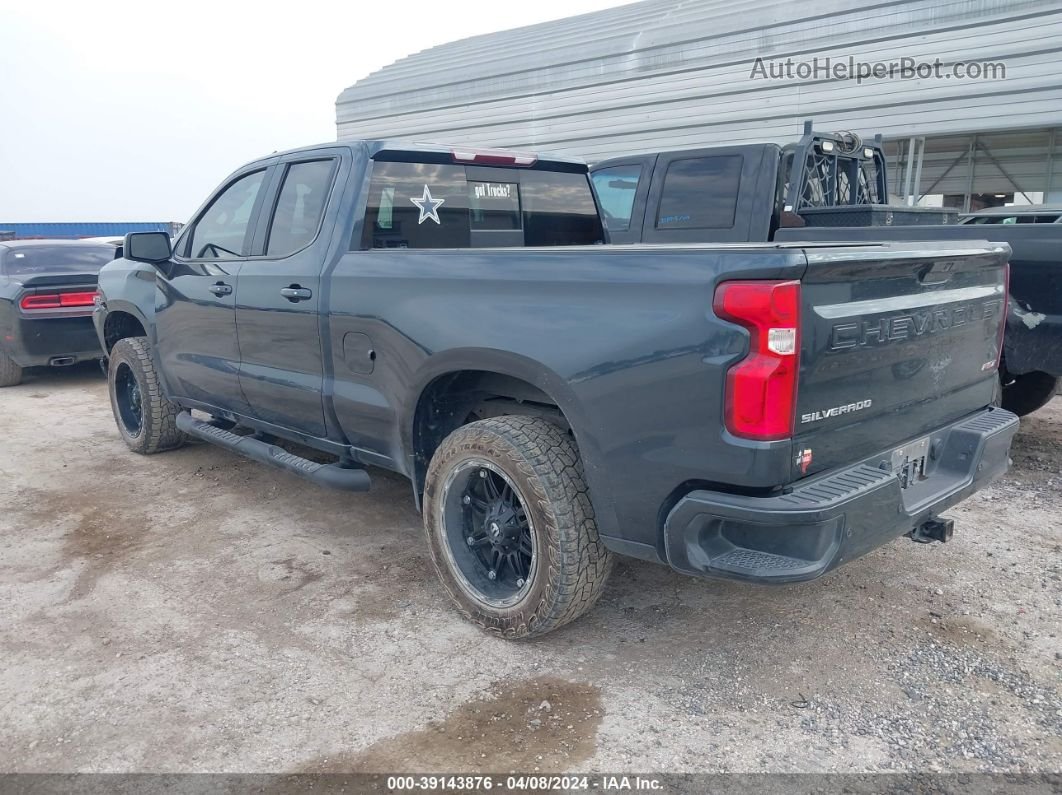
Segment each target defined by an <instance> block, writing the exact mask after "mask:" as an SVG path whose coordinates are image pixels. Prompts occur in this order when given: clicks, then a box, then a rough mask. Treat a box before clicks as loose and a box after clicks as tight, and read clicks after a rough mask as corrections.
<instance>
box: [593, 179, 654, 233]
mask: <svg viewBox="0 0 1062 795" xmlns="http://www.w3.org/2000/svg"><path fill="white" fill-rule="evenodd" d="M641 178H642V167H641V166H639V165H630V166H612V167H611V168H603V169H601V170H600V171H595V172H594V174H593V180H594V190H596V191H597V200H598V201H599V202H600V203H601V214H602V215H603V216H604V218H605V226H606V227H608V229H609V230H610V231H612V232H626V231H627V230H628V229H629V228H630V225H631V213H632V212H633V211H634V199H635V197H636V196H637V195H638V181H639V180H640V179H641Z"/></svg>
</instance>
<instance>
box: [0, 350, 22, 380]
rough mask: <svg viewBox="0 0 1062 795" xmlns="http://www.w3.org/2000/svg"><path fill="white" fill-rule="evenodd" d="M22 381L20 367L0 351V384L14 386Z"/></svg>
mask: <svg viewBox="0 0 1062 795" xmlns="http://www.w3.org/2000/svg"><path fill="white" fill-rule="evenodd" d="M21 383H22V368H21V367H19V366H18V365H17V364H15V362H14V360H13V359H12V358H11V357H10V356H8V355H7V354H6V353H4V352H3V351H0V386H16V385H17V384H21Z"/></svg>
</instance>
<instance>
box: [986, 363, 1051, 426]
mask: <svg viewBox="0 0 1062 795" xmlns="http://www.w3.org/2000/svg"><path fill="white" fill-rule="evenodd" d="M999 377H1000V382H1001V383H1002V385H1003V408H1005V409H1006V410H1007V411H1013V412H1014V413H1015V414H1017V415H1018V416H1019V417H1024V416H1025V415H1026V414H1032V413H1033V412H1034V411H1036V410H1037V409H1041V408H1043V407H1044V406H1046V405H1047V403H1048V402H1049V401H1050V400H1051V398H1053V397H1054V396H1055V392H1056V391H1057V390H1058V378H1056V377H1055V376H1053V375H1048V374H1047V373H1041V372H1038V371H1033V372H1031V373H1022V374H1021V375H1010V374H1007V373H1003V372H1000V376H999Z"/></svg>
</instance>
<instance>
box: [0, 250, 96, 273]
mask: <svg viewBox="0 0 1062 795" xmlns="http://www.w3.org/2000/svg"><path fill="white" fill-rule="evenodd" d="M116 250H117V249H115V247H114V246H111V245H103V246H91V245H87V246H25V247H14V248H9V249H7V251H5V252H3V260H2V261H0V267H2V269H3V273H4V275H6V276H31V275H37V274H45V273H47V274H52V273H55V274H63V273H99V270H100V268H102V267H103V266H104V265H106V264H107V263H108V262H110V261H111V260H113V259H114V254H115V251H116Z"/></svg>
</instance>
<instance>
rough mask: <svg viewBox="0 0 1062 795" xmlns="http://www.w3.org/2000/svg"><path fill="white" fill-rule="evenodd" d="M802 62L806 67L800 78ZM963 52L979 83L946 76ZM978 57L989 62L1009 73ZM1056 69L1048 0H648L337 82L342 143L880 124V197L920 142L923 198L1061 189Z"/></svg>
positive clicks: (612, 137) (746, 133) (677, 143)
mask: <svg viewBox="0 0 1062 795" xmlns="http://www.w3.org/2000/svg"><path fill="white" fill-rule="evenodd" d="M757 58H762V59H763V62H762V67H763V68H762V69H761V70H759V71H758V74H763V73H764V72H769V70H770V68H771V66H772V64H773V65H774V68H775V70H776V73H777V70H778V69H783V68H784V62H785V61H786V59H792V63H791V66H790V67H789V70H790V75H791V76H784V77H782V78H781V79H764V78H762V77H753V76H752V74H753V69H754V67H755V66H756V63H757V61H756V59H757ZM816 58H817V59H818V63H819V71H818V73H817V74H815V73H814V72H812V73H811V74H807V69H813V68H814V66H813V65H814V59H816ZM827 58H829V59H831V60H830V67H829V68H830V69H833V68H836V64H838V63H842V64H846V65H850V66H855V69H858V68H860V67H859V66H858V65H856V64H852V63H851V62H850V61H849V59H850V58H851V59H853V61H854V62H857V63H865V64H868V65H872V64H874V63H882V64H884V65H888V64H902V63H903V59H911V60H912V62H913V63H917V64H922V63H925V64H932V63H934V62H936V61H939V62H940V67H939V68H940V73H939V74H940V77H939V78H938V77H935V76H930V77H912V78H910V79H887V78H882V77H874V76H871V77H870V78H868V79H866V80H863V81H862V82H859V81H857V80H854V79H836V77H835V76H834V73H833V72H828V71H825V69H826V68H827V67H825V64H826V60H825V59H827ZM959 62H961V63H962V64H964V66H963V67H960V68H965V69H967V70H968V71H977V70H980V71H982V72H984V73H989V72H990V73H991V76H989V77H988V78H987V79H986V78H984V77H982V78H980V79H974V78H972V77H971V78H967V79H959V78H957V77H955V73H954V71H953V70H954V68H955V65H956V64H957V63H959ZM986 62H990V63H992V64H999V63H1002V64H1003V65H1004V68H1005V77H1003V76H1002V75H1001V74H999V69H998V67H985V66H983V65H984V64H985V63H986ZM1060 62H1062V3H1059V2H1058V0H891V1H889V2H877V3H875V2H869V3H864V4H859V3H847V2H839V1H838V0H807V1H806V2H790V1H789V0H783V1H781V2H779V1H778V0H773V1H769V2H763V0H646V1H645V2H640V3H634V4H631V5H626V6H620V7H618V8H614V9H610V10H607V11H601V12H596V13H592V14H585V15H582V16H577V17H572V18H569V19H564V20H559V21H556V22H549V23H544V24H540V25H533V26H530V27H525V28H518V29H515V30H509V31H503V32H500V33H494V34H489V35H486V36H478V37H475V38H470V39H465V40H462V41H456V42H453V43H450V44H445V45H442V46H439V47H434V48H432V49H429V50H425V51H424V52H420V53H417V54H415V55H411V56H409V57H407V58H403V59H401V60H399V61H397V62H395V63H394V64H391V65H390V66H387V67H385V68H383V69H381V70H380V71H378V72H375V73H374V74H372V75H370V76H368V77H366V78H365V79H363V80H360V81H359V82H357V83H356V84H354V85H353V86H351V87H350V88H348V89H346V90H345V91H344V92H343V93H342V94H341V95H340V96H339V99H338V101H337V103H336V123H337V129H338V136H339V139H340V140H343V139H350V138H376V137H401V138H408V139H413V140H430V141H440V142H446V143H476V144H480V145H496V146H509V147H514V148H519V147H528V148H535V149H548V150H555V151H559V152H563V153H567V154H575V155H579V156H581V157H585V158H587V159H588V160H591V161H594V160H599V159H602V158H605V157H609V156H612V155H617V154H626V153H631V152H639V151H652V150H659V149H676V148H686V147H694V146H703V145H713V144H723V143H742V142H754V141H766V140H773V141H778V142H786V141H791V140H794V139H796V138H797V137H799V135H800V132H801V128H802V124H803V121H804V120H805V119H808V118H810V119H814V122H815V126H816V128H818V129H824V130H841V129H844V130H855V131H857V132H859V133H862V134H873V133H875V132H881V133H883V134H884V136H885V138H886V140H887V141H890V142H892V145H891V146H890V152H891V153H892V155H893V163H894V166H895V168H897V169H898V170H899V173H900V175H901V176H900V179H899V180H897V178H896V174H892V176H893V179H892V184H893V188H894V190H895V189H896V188H897V186H899V185H901V184H902V182H903V177H904V176H905V174H904V171H903V169H906V168H907V165H908V162H910V168H911V171H912V173H915V172H916V171H917V170H918V165H919V162H920V161H923V158H922V156H921V154H920V153H922V152H924V153H925V154H924V162H922V163H921V174H920V177H921V180H920V183H921V188H920V190H919V193H930V192H936V193H966V192H974V193H989V192H996V191H1002V192H1007V193H1011V192H1020V191H1029V192H1043V193H1051V192H1057V193H1058V194H1059V195H1058V197H1057V198H1059V199H1062V173H1056V172H1062V168H1056V167H1055V166H1054V162H1053V161H1054V159H1055V157H1056V155H1055V151H1056V147H1057V148H1059V149H1062V135H1058V133H1057V128H1059V127H1060V126H1062V81H1060V80H1059V63H1060ZM801 63H808V64H810V65H809V66H808V67H801V66H800V65H799V64H801ZM971 64H973V65H976V66H973V67H971V66H970V65H971ZM867 68H872V67H870V66H868V67H867ZM895 70H896V67H894V73H895ZM923 72H924V69H923ZM948 75H951V76H950V77H949V76H948ZM911 153H913V155H914V156H913V157H910V156H909V155H910V154H911ZM1052 198H1054V197H1052Z"/></svg>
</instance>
